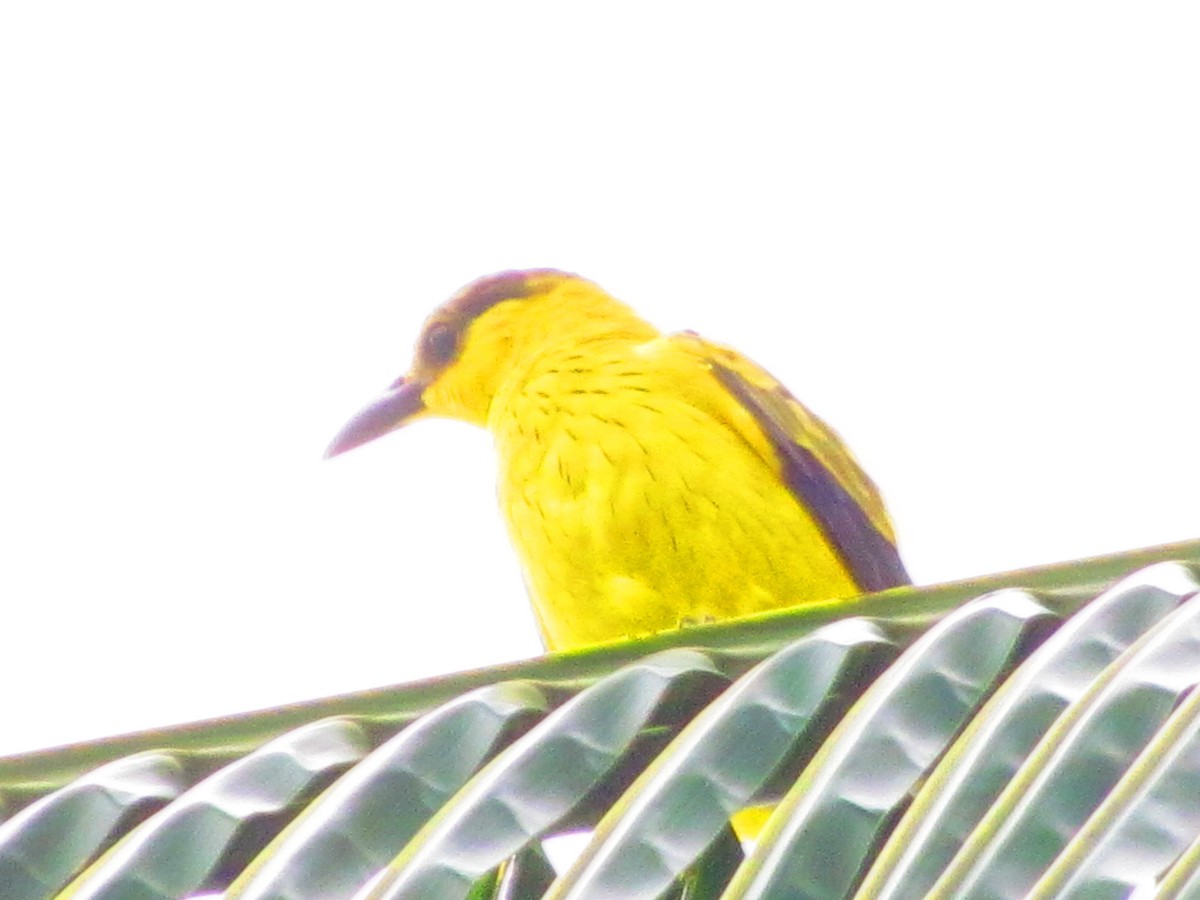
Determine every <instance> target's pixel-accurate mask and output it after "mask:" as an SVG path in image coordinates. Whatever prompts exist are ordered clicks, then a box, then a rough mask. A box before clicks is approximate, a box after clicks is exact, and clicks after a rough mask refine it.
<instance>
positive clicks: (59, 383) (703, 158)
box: [0, 0, 1200, 753]
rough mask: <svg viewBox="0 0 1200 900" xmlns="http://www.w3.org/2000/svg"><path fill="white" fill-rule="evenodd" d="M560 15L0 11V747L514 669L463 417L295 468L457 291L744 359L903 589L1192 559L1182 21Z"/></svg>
mask: <svg viewBox="0 0 1200 900" xmlns="http://www.w3.org/2000/svg"><path fill="white" fill-rule="evenodd" d="M579 9H580V6H579V5H575V4H549V3H547V4H539V5H529V4H523V3H503V4H490V3H476V4H470V3H467V4H451V3H444V4H415V3H413V4H395V3H392V4H383V3H378V4H353V5H351V4H314V3H294V2H289V3H247V2H244V0H240V2H236V3H229V2H208V3H203V4H182V3H161V2H156V3H150V2H146V3H118V2H112V3H103V4H99V3H87V4H84V3H81V4H77V5H71V4H54V3H42V2H12V3H7V4H5V5H4V6H3V7H0V123H2V124H0V129H2V130H3V137H2V138H0V302H2V303H3V307H2V317H0V323H2V325H0V329H2V330H0V385H2V388H0V390H2V391H3V394H2V400H3V421H4V429H5V433H4V435H3V440H2V441H0V604H2V607H0V608H2V609H3V618H2V619H0V622H2V628H3V635H4V640H3V650H2V651H0V678H2V681H3V683H4V684H5V685H6V686H7V687H6V690H5V691H4V697H5V700H4V708H3V716H2V718H0V721H2V723H3V724H2V725H0V753H9V752H18V751H23V750H28V749H33V748H36V747H41V746H47V745H51V744H56V743H61V742H65V741H71V740H78V739H84V738H89V737H100V736H103V735H106V734H112V733H116V732H122V731H128V730H134V729H142V728H146V727H150V726H154V725H160V724H166V723H169V722H179V721H190V720H194V719H198V718H201V717H208V716H214V715H220V714H224V713H229V712H234V711H238V710H244V709H251V708H258V707H265V706H273V705H277V704H281V703H285V702H292V701H298V700H304V699H309V698H314V697H318V696H324V695H329V694H335V693H342V692H346V691H351V690H357V689H364V688H371V687H377V686H381V685H386V684H391V683H396V682H401V681H405V680H408V679H412V678H415V677H420V676H428V675H435V674H438V673H443V672H449V671H453V670H458V669H462V668H467V667H475V666H481V665H487V664H490V663H494V662H499V661H504V660H509V659H514V658H519V657H523V656H529V655H533V654H535V653H536V652H538V650H539V645H538V643H537V639H536V636H535V633H534V630H533V625H532V619H531V616H530V614H529V613H528V611H527V607H526V602H525V599H524V589H523V587H522V584H521V580H520V574H519V572H518V569H517V567H516V563H515V561H514V559H513V558H512V556H511V553H510V550H509V548H508V545H507V542H506V538H505V536H504V533H503V529H502V526H501V524H500V520H499V517H498V515H497V512H496V510H495V505H494V488H493V478H494V473H493V469H492V465H493V463H492V458H491V448H490V441H489V439H488V437H487V435H486V434H485V433H483V432H481V431H475V430H473V429H471V428H469V427H468V426H465V425H457V424H453V423H441V422H436V423H422V424H420V425H417V426H415V427H413V428H411V429H409V430H407V431H402V432H400V433H399V434H396V435H393V436H391V437H389V438H388V439H386V440H383V441H380V442H378V443H376V444H374V445H371V446H368V447H366V448H363V449H361V450H359V451H356V452H354V453H352V454H349V455H347V456H345V457H342V458H339V459H338V460H336V461H334V462H328V463H323V462H321V460H320V456H321V453H322V451H323V449H324V447H325V445H326V443H327V442H328V440H329V439H330V438H331V437H332V435H333V434H334V432H335V431H336V430H337V429H338V427H339V426H340V425H341V424H342V423H343V421H344V420H345V419H346V418H347V417H348V416H349V415H351V414H352V413H353V412H355V411H356V410H357V409H358V408H359V407H360V406H361V405H362V404H363V403H365V402H366V401H368V400H370V399H371V398H372V397H373V396H374V394H375V393H376V392H377V391H378V390H380V389H381V388H383V387H384V386H385V385H386V384H387V383H388V382H389V381H391V380H392V378H394V377H395V376H396V375H398V374H400V373H401V372H402V371H403V370H404V369H405V368H406V366H407V364H408V358H409V352H410V348H411V346H412V342H413V340H414V338H415V336H416V331H417V328H418V327H419V325H420V323H421V321H422V319H423V318H424V316H425V314H426V313H427V312H428V311H429V310H430V309H431V308H432V307H433V306H435V305H436V304H438V303H440V302H441V301H442V300H443V299H445V298H446V297H447V296H448V295H449V294H450V293H452V292H453V291H454V290H456V289H457V288H458V287H460V286H461V285H462V284H464V283H466V282H468V281H470V280H472V279H473V278H475V277H477V276H479V275H482V274H485V273H488V272H491V271H495V270H498V269H506V268H516V267H526V266H547V265H549V266H556V267H559V268H565V269H569V270H574V271H578V272H580V273H582V274H584V275H586V276H588V277H590V278H593V279H594V280H596V281H598V282H600V283H601V284H603V285H604V286H606V287H607V288H608V289H609V290H610V291H612V292H613V293H615V294H616V295H617V296H619V297H621V298H622V299H624V300H626V301H628V302H629V303H631V304H633V305H634V306H635V307H637V308H638V309H639V310H641V311H642V312H643V313H644V314H645V315H646V317H647V318H649V319H650V320H651V321H653V322H655V323H656V324H658V325H660V326H662V327H663V328H665V329H670V330H674V329H681V328H695V329H697V330H699V331H701V332H702V333H704V334H706V335H708V336H710V337H713V338H716V339H718V340H721V341H725V342H727V343H731V344H733V345H735V346H737V347H739V348H740V349H742V350H743V351H745V352H746V353H748V354H749V355H751V356H752V357H754V358H755V359H757V360H758V361H759V362H760V363H762V364H763V365H765V366H766V367H767V368H768V369H770V370H771V371H772V372H773V373H774V374H776V375H777V376H779V377H780V378H781V379H782V380H783V381H785V382H786V383H787V384H788V385H789V386H790V387H791V388H792V390H793V391H794V392H795V393H796V394H797V395H798V396H799V397H800V398H802V399H803V400H805V401H807V402H808V403H809V405H811V406H812V407H813V408H814V409H815V410H816V411H817V412H819V413H820V414H822V415H824V416H825V417H826V418H828V419H829V420H830V421H831V422H832V423H833V424H834V425H835V426H836V427H837V428H838V429H839V430H840V431H842V433H843V434H844V435H845V436H846V437H847V438H848V439H849V441H850V443H851V444H852V446H853V447H854V449H855V450H856V452H857V453H858V455H859V456H860V458H861V459H862V460H863V461H864V463H865V464H866V466H867V467H868V468H869V470H870V471H871V472H872V474H873V475H874V476H875V478H876V479H877V480H878V481H879V482H880V484H881V485H882V486H883V488H884V491H885V494H886V496H887V499H888V500H889V502H890V506H891V509H892V511H893V514H894V517H895V519H896V521H897V523H898V526H899V530H900V536H901V544H902V550H903V552H904V554H905V557H906V559H907V561H908V564H909V568H910V570H911V571H912V573H913V575H914V577H915V578H916V579H917V580H918V581H920V582H923V583H929V582H936V581H941V580H947V579H957V578H962V577H968V576H972V575H981V574H985V573H990V572H995V571H1002V570H1006V569H1011V568H1016V567H1021V566H1027V565H1033V564H1038V563H1048V562H1054V561H1059V560H1064V559H1069V558H1073V557H1078V556H1084V555H1091V554H1097V553H1104V552H1110V551H1118V550H1125V549H1131V548H1134V547H1139V546H1143V545H1149V544H1155V543H1161V542H1165V541H1170V540H1179V539H1184V538H1189V537H1196V536H1200V475H1198V469H1197V463H1196V453H1197V447H1198V438H1200V424H1198V421H1200V419H1198V416H1197V413H1196V382H1197V375H1198V371H1197V359H1198V357H1197V353H1196V347H1197V335H1198V334H1200V331H1198V329H1197V325H1198V324H1200V253H1198V248H1200V52H1197V47H1200V7H1198V6H1197V5H1196V4H1195V3H1194V2H1180V3H1156V4H1144V3H1132V2H1131V3H1054V2H1046V0H1039V2H1028V3H1026V2H1016V3H1006V4H988V5H986V8H985V5H983V4H963V3H951V2H946V3H924V2H916V3H903V4H899V3H888V4H882V3H881V4H877V5H873V4H865V5H864V4H804V3H776V4H770V3H746V4H721V5H717V4H707V5H706V4H694V3H691V4H684V3H675V4H648V3H636V4H633V3H630V4H622V3H606V4H594V5H592V6H591V11H590V13H588V14H584V13H581V12H580V11H579ZM418 10H420V11H418Z"/></svg>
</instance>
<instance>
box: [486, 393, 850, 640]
mask: <svg viewBox="0 0 1200 900" xmlns="http://www.w3.org/2000/svg"><path fill="white" fill-rule="evenodd" d="M518 400H519V402H514V403H512V404H510V408H509V409H508V410H507V411H506V413H505V415H504V416H503V417H501V418H500V419H498V420H497V421H496V422H494V423H492V424H493V432H494V433H495V435H496V439H497V446H498V449H499V452H500V463H501V470H500V478H499V485H500V488H499V495H500V503H501V507H502V509H503V512H504V514H505V516H506V518H507V520H508V526H509V529H510V534H511V537H512V540H513V543H514V544H515V545H516V548H517V551H518V553H519V555H520V557H521V561H522V563H523V566H524V569H525V573H526V578H527V580H528V586H529V590H530V593H531V595H532V600H533V603H534V606H535V609H536V612H537V617H538V620H539V622H540V625H541V628H542V633H543V638H544V640H545V643H546V646H547V647H548V648H550V649H567V648H572V647H578V646H581V645H586V644H593V643H598V642H603V641H610V640H616V639H621V638H625V637H631V636H637V635H644V634H648V633H652V632H656V631H662V630H664V629H671V628H676V627H678V626H680V625H681V624H687V623H689V622H700V621H708V620H719V619H725V618H730V617H733V616H738V615H743V614H746V613H749V612H754V611H758V610H763V609H770V608H773V607H779V606H790V605H794V604H797V603H803V602H812V601H817V600H826V599H831V598H836V597H846V596H851V595H854V594H856V593H858V591H857V589H856V587H855V585H854V582H853V580H852V579H851V577H850V576H849V574H848V573H847V571H846V569H845V567H844V566H843V565H842V563H841V561H840V560H839V559H838V557H837V556H836V554H835V553H834V552H833V550H832V549H831V548H830V546H829V545H828V543H827V541H826V540H825V538H824V536H823V534H822V533H821V531H820V530H819V528H818V527H817V525H816V523H815V522H814V520H813V518H812V517H811V516H810V515H809V514H808V513H807V512H806V511H805V510H804V509H803V507H802V506H801V505H800V504H799V503H798V502H797V501H796V499H795V498H794V496H793V495H792V493H791V492H790V491H789V490H788V489H787V487H786V486H785V485H784V484H783V483H782V482H781V481H780V478H779V474H778V472H777V471H776V470H775V469H774V468H773V467H772V466H771V465H770V464H769V463H768V462H767V461H765V460H764V459H763V458H762V457H761V456H760V455H758V454H757V453H756V452H755V450H754V449H753V448H751V447H750V446H749V445H748V444H747V443H746V442H745V440H744V438H743V437H741V436H739V435H737V434H736V433H734V432H733V431H732V430H730V429H728V428H726V427H725V426H723V425H722V424H720V423H719V422H717V421H715V420H713V419H712V418H710V417H709V416H708V415H707V414H706V413H704V412H702V411H701V410H698V409H697V408H695V407H694V406H692V405H690V404H688V403H687V402H684V401H683V400H681V399H679V398H678V397H674V396H672V395H671V394H670V393H669V392H664V391H655V392H651V393H646V392H644V391H641V390H640V389H639V390H637V391H636V392H634V393H629V392H625V393H622V392H621V391H620V390H616V389H614V390H611V391H610V390H606V391H605V393H604V394H603V395H592V396H588V397H587V398H586V402H580V403H579V404H578V406H577V407H571V406H569V405H568V406H566V407H563V406H557V405H556V406H549V405H548V404H547V403H546V402H545V401H544V398H542V399H541V400H539V399H538V398H537V392H536V391H533V392H532V393H531V394H530V395H529V396H524V397H522V398H518Z"/></svg>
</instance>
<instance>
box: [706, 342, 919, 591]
mask: <svg viewBox="0 0 1200 900" xmlns="http://www.w3.org/2000/svg"><path fill="white" fill-rule="evenodd" d="M711 365H712V372H713V374H714V375H716V376H717V379H718V380H719V381H720V382H721V384H722V385H724V387H725V389H726V390H728V391H729V392H730V393H731V394H732V395H733V396H734V397H736V398H737V400H738V402H740V403H741V404H742V405H743V406H744V407H745V408H746V409H747V410H749V412H750V413H751V414H752V415H753V416H754V418H755V419H756V420H757V421H758V422H759V423H760V424H761V425H762V427H763V431H764V432H765V433H766V435H767V438H768V440H770V442H771V445H772V446H773V447H774V448H775V452H776V453H778V454H779V458H780V460H781V461H782V463H783V475H784V479H785V480H786V481H787V485H788V487H789V488H790V489H791V491H792V493H793V494H795V495H796V496H797V497H798V498H799V499H800V501H801V502H802V503H803V504H804V506H805V508H806V509H808V510H809V511H810V512H811V513H812V514H813V517H814V518H815V519H816V521H817V524H818V525H819V526H820V528H821V531H822V532H824V534H825V537H826V538H828V540H829V543H830V544H831V545H832V546H833V547H834V549H835V550H836V551H837V553H838V556H839V557H840V558H841V560H842V562H843V563H844V564H845V565H846V568H847V569H848V570H849V571H850V574H851V576H852V577H853V578H854V581H855V582H856V583H857V584H858V586H859V587H860V588H862V589H863V590H864V591H882V590H886V589H887V588H890V587H896V586H897V585H903V584H911V583H912V580H911V579H910V578H909V577H908V572H907V571H906V570H905V568H904V563H903V562H901V561H900V554H899V552H898V551H897V550H896V547H895V545H894V544H893V543H892V542H891V541H890V540H888V538H887V537H886V536H884V535H883V534H881V533H880V532H879V530H878V529H877V528H876V527H875V526H874V525H873V524H872V522H871V520H870V518H868V516H867V514H866V512H865V511H864V510H863V508H862V506H860V505H859V504H858V503H857V502H855V500H854V498H853V497H852V496H851V495H850V493H849V492H848V491H847V490H846V488H844V487H843V486H842V484H841V482H839V481H838V480H837V478H836V477H834V475H833V473H831V472H830V471H829V469H827V468H826V467H825V466H824V465H822V463H821V461H820V460H819V459H817V457H816V455H815V454H814V453H813V452H812V451H811V450H809V449H808V448H807V447H803V446H801V445H800V444H798V443H797V442H796V441H795V439H794V438H793V437H792V434H791V432H790V431H789V429H788V427H787V423H786V422H784V421H781V420H780V409H781V404H780V402H779V401H780V400H781V399H783V400H791V402H797V401H795V400H793V399H792V398H791V395H790V394H787V392H786V391H785V390H784V388H783V387H782V386H780V387H778V388H776V390H778V391H781V392H783V394H784V396H783V397H782V398H781V397H766V396H763V394H764V393H766V392H765V391H764V390H763V389H762V388H758V387H756V386H755V385H752V384H750V383H749V382H747V381H746V380H745V379H744V378H742V377H741V376H740V375H739V374H738V373H737V372H736V371H734V370H733V369H730V368H728V367H727V366H724V365H722V364H721V363H720V362H719V361H717V360H712V361H711ZM772 401H774V402H772Z"/></svg>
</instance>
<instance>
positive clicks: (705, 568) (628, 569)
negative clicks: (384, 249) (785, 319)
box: [326, 269, 910, 651]
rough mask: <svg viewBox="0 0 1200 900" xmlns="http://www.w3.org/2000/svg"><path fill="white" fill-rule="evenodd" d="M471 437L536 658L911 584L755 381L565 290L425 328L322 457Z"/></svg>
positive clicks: (462, 299) (798, 408)
mask: <svg viewBox="0 0 1200 900" xmlns="http://www.w3.org/2000/svg"><path fill="white" fill-rule="evenodd" d="M427 417H447V418H451V419H458V420H463V421H466V422H469V423H472V424H474V425H477V426H481V427H483V428H486V429H487V430H488V431H490V432H491V435H492V437H493V440H494V443H495V447H496V451H497V457H498V489H497V495H498V499H499V503H500V508H501V511H502V513H503V516H504V519H505V520H506V523H507V527H508V532H509V535H510V538H511V540H512V543H513V545H514V547H515V549H516V551H517V554H518V556H519V558H520V562H521V567H522V571H523V574H524V577H525V581H526V586H527V590H528V593H529V595H530V599H531V601H532V605H533V608H534V613H535V617H536V620H537V625H538V628H539V630H540V633H541V637H542V642H543V645H544V646H545V647H546V648H547V649H548V650H551V651H561V650H571V649H575V648H579V647H585V646H591V645H595V644H600V643H606V642H611V641H619V640H625V639H629V638H635V637H639V636H644V635H649V634H654V633H658V632H662V631H667V630H672V629H677V628H680V627H684V626H688V625H694V624H698V623H706V622H713V621H721V620H725V619H729V618H734V617H739V616H742V615H745V614H749V613H754V612H758V611H762V610H769V609H777V608H782V607H791V606H797V605H802V604H811V603H822V602H830V601H845V602H847V603H849V602H851V601H852V599H853V598H855V597H857V596H860V595H862V594H866V593H872V592H876V591H881V590H884V589H887V588H891V587H896V586H899V585H906V584H909V583H910V579H909V576H908V573H907V572H906V570H905V567H904V564H903V562H902V561H901V558H900V555H899V553H898V550H897V547H896V538H895V532H894V529H893V526H892V523H891V520H890V519H889V516H888V513H887V511H886V509H885V507H884V503H883V500H882V498H881V495H880V493H879V490H878V488H877V487H876V486H875V484H874V483H873V482H872V481H871V479H870V478H869V477H868V476H867V475H866V473H865V472H864V471H863V469H862V468H861V467H860V465H859V464H858V462H857V461H856V460H855V458H854V457H853V456H852V455H851V452H850V450H849V449H848V448H847V447H846V444H845V443H844V442H843V440H842V439H841V438H840V437H839V435H838V434H837V433H836V432H835V431H834V430H833V429H832V428H831V427H830V426H829V425H827V424H825V422H823V421H822V420H821V419H820V418H818V417H817V416H816V415H815V414H814V413H812V412H811V411H810V410H809V409H808V408H807V407H805V406H804V405H803V404H801V403H800V402H799V401H798V400H796V399H795V397H793V396H792V394H791V393H790V392H789V391H788V390H787V389H786V388H785V387H783V385H781V384H780V383H779V382H778V381H777V380H776V379H775V378H773V377H772V376H771V375H769V374H768V373H767V372H766V371H765V370H764V369H762V368H761V367H759V366H758V365H756V364H755V363H753V362H752V361H750V359H748V358H747V357H745V356H743V355H742V354H741V353H738V352H737V351H735V350H733V349H731V348H729V347H726V346H723V345H721V344H718V343H715V342H713V341H709V340H707V339H705V338H703V337H701V336H700V335H698V334H697V333H695V332H690V331H685V332H679V333H671V334H664V333H662V332H660V331H659V330H658V329H657V328H655V327H654V326H653V325H651V324H650V323H649V322H647V321H646V320H644V319H642V318H641V317H640V316H639V315H638V314H637V313H636V312H634V310H633V309H632V308H631V307H629V306H627V305H626V304H624V303H622V302H621V301H619V300H617V299H615V298H614V297H612V296H610V295H609V294H608V293H606V292H605V291H604V290H603V289H602V288H600V287H599V286H598V285H597V284H595V283H593V282H591V281H588V280H586V279H584V278H582V277H580V276H577V275H573V274H569V273H566V272H561V271H558V270H554V269H530V270H522V271H508V272H500V273H497V274H493V275H489V276H486V277H484V278H481V279H479V280H477V281H474V282H472V283H471V284H469V285H467V286H466V287H464V288H463V289H461V290H460V291H459V292H458V293H456V294H454V295H453V296H452V297H451V298H450V299H449V300H448V301H446V302H445V303H444V304H442V305H441V306H439V307H438V308H437V309H435V310H434V312H433V313H432V314H431V315H430V316H429V318H428V319H427V320H426V322H425V324H424V326H423V328H422V330H421V332H420V336H419V338H418V341H417V346H416V350H415V355H414V358H413V361H412V364H411V366H410V368H409V370H408V372H407V373H406V374H404V375H403V376H401V377H400V378H398V379H397V380H396V381H395V382H393V383H392V384H391V385H390V386H389V387H388V389H387V390H386V391H385V392H384V393H383V394H382V395H381V396H379V397H378V398H377V399H376V400H374V401H373V402H371V403H370V404H369V405H367V406H366V407H365V408H363V409H362V410H361V411H360V412H359V413H358V414H357V415H355V416H354V417H353V418H352V419H350V420H349V421H348V422H347V423H346V425H345V426H344V427H343V428H342V429H341V430H340V431H339V432H338V433H337V435H336V437H335V438H334V439H333V441H332V443H331V444H330V445H329V447H328V449H327V451H326V457H327V458H328V457H333V456H337V455H339V454H342V453H344V452H346V451H348V450H350V449H352V448H354V447H358V446H360V445H362V444H365V443H367V442H369V441H373V440H375V439H377V438H380V437H382V436H383V435H385V434H388V433H390V432H393V431H396V430H397V429H400V428H402V427H404V426H406V425H409V424H411V423H413V422H415V421H418V420H420V419H423V418H427Z"/></svg>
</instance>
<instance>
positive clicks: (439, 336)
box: [420, 322, 458, 367]
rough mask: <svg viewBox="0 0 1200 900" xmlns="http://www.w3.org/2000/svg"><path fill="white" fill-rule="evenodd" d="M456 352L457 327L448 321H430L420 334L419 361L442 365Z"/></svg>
mask: <svg viewBox="0 0 1200 900" xmlns="http://www.w3.org/2000/svg"><path fill="white" fill-rule="evenodd" d="M457 353H458V329H456V328H455V327H454V326H452V325H451V324H450V323H448V322H431V323H430V324H429V325H428V327H426V329H425V333H424V334H423V335H422V336H421V351H420V355H421V361H422V362H423V363H424V364H425V365H427V366H432V367H439V366H444V365H447V364H448V363H450V362H452V361H453V360H454V357H455V356H456V355H457Z"/></svg>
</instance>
